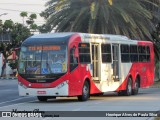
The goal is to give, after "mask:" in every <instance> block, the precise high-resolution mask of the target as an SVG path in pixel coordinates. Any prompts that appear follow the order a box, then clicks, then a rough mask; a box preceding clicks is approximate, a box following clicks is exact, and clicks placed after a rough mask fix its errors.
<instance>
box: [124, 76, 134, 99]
mask: <svg viewBox="0 0 160 120" xmlns="http://www.w3.org/2000/svg"><path fill="white" fill-rule="evenodd" d="M131 94H132V79H131V77H129V78H128V82H127V86H126V90H125V91H124V95H125V96H130V95H131Z"/></svg>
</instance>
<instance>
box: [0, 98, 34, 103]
mask: <svg viewBox="0 0 160 120" xmlns="http://www.w3.org/2000/svg"><path fill="white" fill-rule="evenodd" d="M24 98H31V97H22V98H17V99H14V100H10V101H5V102H1V103H0V105H1V104H4V103H9V102H13V101H17V100H20V99H24Z"/></svg>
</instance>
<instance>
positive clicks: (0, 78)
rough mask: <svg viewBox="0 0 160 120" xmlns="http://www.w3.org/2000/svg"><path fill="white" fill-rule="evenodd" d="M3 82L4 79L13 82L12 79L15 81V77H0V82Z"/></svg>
mask: <svg viewBox="0 0 160 120" xmlns="http://www.w3.org/2000/svg"><path fill="white" fill-rule="evenodd" d="M2 79H3V80H4V79H7V80H8V79H11V80H14V79H17V77H0V80H2Z"/></svg>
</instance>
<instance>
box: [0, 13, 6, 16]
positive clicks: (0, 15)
mask: <svg viewBox="0 0 160 120" xmlns="http://www.w3.org/2000/svg"><path fill="white" fill-rule="evenodd" d="M7 14H8V13H3V14H0V16H2V15H7Z"/></svg>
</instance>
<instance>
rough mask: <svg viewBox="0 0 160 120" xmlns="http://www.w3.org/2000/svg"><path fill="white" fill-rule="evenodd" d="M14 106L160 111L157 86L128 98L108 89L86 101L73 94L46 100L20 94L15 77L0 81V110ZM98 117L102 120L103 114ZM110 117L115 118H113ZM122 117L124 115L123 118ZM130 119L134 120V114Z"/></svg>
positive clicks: (31, 108) (84, 109) (25, 108)
mask: <svg viewBox="0 0 160 120" xmlns="http://www.w3.org/2000/svg"><path fill="white" fill-rule="evenodd" d="M13 109H14V110H15V109H17V110H18V111H24V110H25V111H33V110H35V109H39V110H40V111H159V110H160V89H159V88H147V89H140V91H139V94H138V95H135V96H129V97H128V96H117V94H116V93H114V92H110V93H106V94H105V95H103V96H91V98H90V100H88V101H86V102H79V101H78V100H77V98H76V97H58V98H56V99H51V100H49V101H47V102H39V101H38V100H37V99H36V97H20V96H19V95H18V87H17V80H0V111H12V110H13ZM92 114H93V113H92ZM107 118H108V117H106V118H105V120H106V119H107ZM43 119H50V118H43ZM55 119H58V118H54V120H55ZM69 119H74V118H69ZM76 119H82V118H76ZM88 119H89V117H88V118H87V120H88ZM91 119H97V118H91ZM98 119H102V117H101V118H98ZM110 119H115V117H111V118H110ZM121 119H122V120H123V119H124V118H121ZM125 119H127V118H126V117H125ZM132 119H135V120H136V119H137V117H136V118H132ZM138 119H143V120H145V119H153V117H152V118H151V117H141V118H139V117H138Z"/></svg>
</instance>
